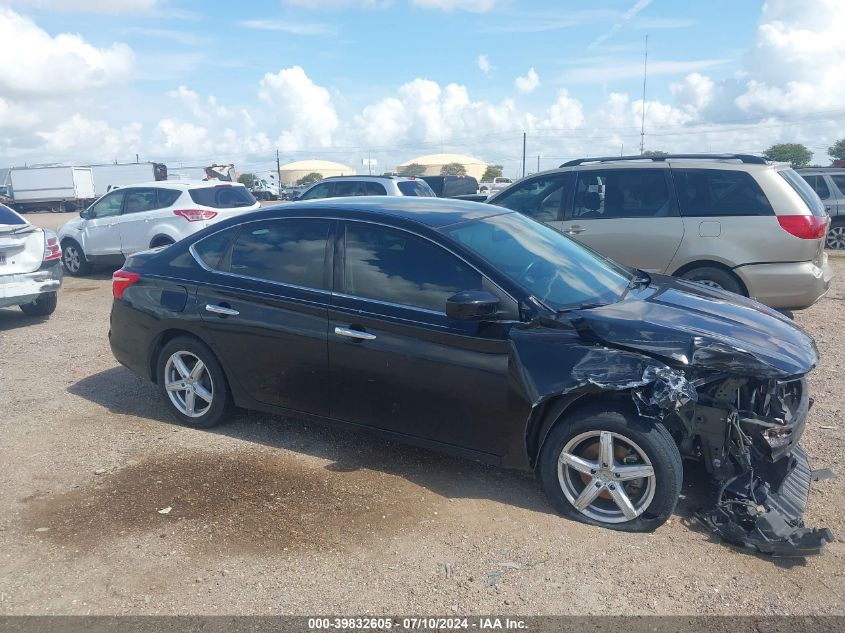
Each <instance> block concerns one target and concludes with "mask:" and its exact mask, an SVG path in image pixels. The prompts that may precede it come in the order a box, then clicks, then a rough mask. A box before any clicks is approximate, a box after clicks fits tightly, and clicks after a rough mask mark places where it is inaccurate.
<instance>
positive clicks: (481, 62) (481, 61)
mask: <svg viewBox="0 0 845 633" xmlns="http://www.w3.org/2000/svg"><path fill="white" fill-rule="evenodd" d="M478 68H479V70H480V71H481V72H483V73H484V74H485V75H489V74H490V71H491V70H493V66H492V65H491V64H490V58H489V57H487V55H479V56H478Z"/></svg>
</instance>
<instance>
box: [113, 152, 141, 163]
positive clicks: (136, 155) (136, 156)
mask: <svg viewBox="0 0 845 633" xmlns="http://www.w3.org/2000/svg"><path fill="white" fill-rule="evenodd" d="M114 162H117V161H114ZM135 162H136V163H137V162H138V154H135Z"/></svg>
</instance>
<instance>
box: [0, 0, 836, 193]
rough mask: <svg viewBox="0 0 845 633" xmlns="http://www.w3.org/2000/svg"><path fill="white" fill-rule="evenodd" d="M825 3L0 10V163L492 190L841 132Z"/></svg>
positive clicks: (25, 5)
mask: <svg viewBox="0 0 845 633" xmlns="http://www.w3.org/2000/svg"><path fill="white" fill-rule="evenodd" d="M843 33H845V1H843V0H804V1H802V2H795V1H794V0H768V1H767V2H763V1H762V0H709V1H708V2H695V3H693V2H678V1H677V0H593V1H591V2H583V1H577V2H570V1H564V0H548V1H546V0H537V1H533V2H524V1H519V0H250V2H243V3H233V2H231V1H226V2H222V1H218V0H0V59H2V60H4V61H3V63H2V64H0V167H6V166H13V165H14V166H16V165H23V164H30V165H31V164H47V163H51V164H54V163H64V164H79V165H83V164H91V163H100V162H113V161H119V162H127V161H134V160H135V156H136V154H137V155H138V156H139V159H140V160H150V161H158V162H165V163H167V164H168V165H170V166H178V165H180V164H183V165H206V164H211V163H230V162H231V163H235V164H236V166H237V168H238V169H239V170H240V171H261V170H265V169H270V168H272V167H275V154H276V150H277V149H278V151H279V155H280V160H281V162H282V163H283V164H284V163H287V162H290V161H292V160H301V159H308V158H320V159H325V160H334V161H338V162H341V163H344V164H347V165H350V166H353V167H355V168H356V169H359V170H361V171H366V169H365V168H363V167H362V161H363V160H364V159H368V158H371V159H374V160H376V161H377V163H378V167H377V168H378V170H379V171H387V170H392V169H394V168H395V166H396V165H398V164H400V163H402V162H404V161H407V160H409V159H412V158H414V157H415V156H418V155H421V154H431V153H437V152H441V151H445V152H454V153H462V154H469V155H472V156H476V157H478V158H480V159H482V160H484V161H487V162H488V163H494V164H501V165H503V166H504V168H505V175H510V176H519V175H521V173H522V141H523V133H525V134H526V138H527V141H526V152H527V156H528V159H527V161H526V168H527V171H529V172H532V171H536V170H537V165H538V157H539V165H540V168H541V169H548V168H552V167H555V166H557V165H558V164H560V163H561V162H563V161H564V160H568V159H570V158H576V157H582V156H596V155H616V154H619V153H623V152H624V153H625V154H635V153H639V149H640V141H641V137H640V131H641V124H642V115H643V63H644V52H645V43H646V42H645V39H646V36H648V73H647V81H646V98H645V136H644V147H645V149H646V150H663V151H673V152H676V151H677V152H681V151H682V152H711V151H712V152H756V153H759V152H762V151H763V150H765V149H766V148H767V147H769V146H770V145H772V144H774V143H779V142H798V143H804V144H805V145H807V146H808V147H809V148H810V149H811V150H812V151H813V152H814V160H815V162H816V163H818V164H823V165H824V164H829V161H830V159H829V157H828V156H827V148H828V147H829V146H830V145H832V144H833V143H834V142H835V141H836V140H837V139H838V138H842V137H845V37H843V36H842V34H843Z"/></svg>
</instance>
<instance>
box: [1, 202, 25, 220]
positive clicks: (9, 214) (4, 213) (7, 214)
mask: <svg viewBox="0 0 845 633" xmlns="http://www.w3.org/2000/svg"><path fill="white" fill-rule="evenodd" d="M0 224H26V220H24V219H23V218H22V217H20V216H19V215H18V214H17V213H15V212H14V211H12V210H11V209H10V208H9V207H7V206H6V205H5V204H0Z"/></svg>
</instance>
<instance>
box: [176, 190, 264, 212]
mask: <svg viewBox="0 0 845 633" xmlns="http://www.w3.org/2000/svg"><path fill="white" fill-rule="evenodd" d="M189 193H190V194H191V200H193V201H194V202H196V203H197V204H200V205H202V206H204V207H211V208H212V209H235V208H237V207H251V206H252V205H254V204H255V198H253V197H252V194H251V193H250V192H249V191H247V190H246V187H234V186H232V185H215V186H214V187H203V188H201V189H190V190H189Z"/></svg>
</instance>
